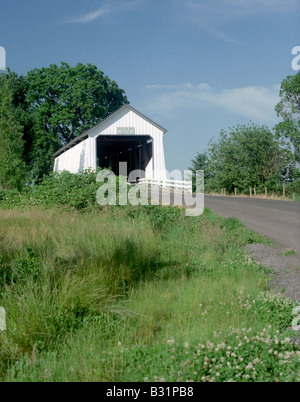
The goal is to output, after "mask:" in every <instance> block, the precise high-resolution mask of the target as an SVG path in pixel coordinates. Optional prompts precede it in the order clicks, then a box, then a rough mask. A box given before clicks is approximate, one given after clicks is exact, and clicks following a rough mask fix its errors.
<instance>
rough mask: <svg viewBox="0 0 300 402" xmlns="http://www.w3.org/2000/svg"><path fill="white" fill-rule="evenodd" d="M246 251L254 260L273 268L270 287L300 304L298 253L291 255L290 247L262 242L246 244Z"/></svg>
mask: <svg viewBox="0 0 300 402" xmlns="http://www.w3.org/2000/svg"><path fill="white" fill-rule="evenodd" d="M246 252H248V253H249V254H250V256H251V257H252V258H253V260H254V261H256V262H258V263H260V264H261V265H263V266H265V267H267V268H270V269H271V270H272V273H270V274H269V276H270V279H271V280H270V288H271V289H273V290H274V292H276V293H278V294H280V295H282V296H284V297H287V298H288V299H292V300H295V301H297V302H298V303H299V305H300V257H299V255H298V254H291V255H289V252H290V250H289V249H286V248H282V247H280V246H277V245H276V246H267V245H265V244H262V243H258V244H249V245H248V246H246ZM286 254H287V255H286Z"/></svg>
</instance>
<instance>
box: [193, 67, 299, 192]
mask: <svg viewBox="0 0 300 402" xmlns="http://www.w3.org/2000/svg"><path fill="white" fill-rule="evenodd" d="M279 95H280V101H279V103H278V104H277V105H276V106H275V111H276V113H277V115H278V116H279V117H281V118H282V121H281V122H280V123H278V124H277V125H276V126H275V127H274V128H273V129H270V128H268V127H267V126H259V125H256V124H253V123H252V122H249V123H248V124H246V125H238V126H236V127H231V128H229V129H228V130H222V131H221V132H220V136H219V138H218V139H217V140H214V139H212V140H211V141H210V142H209V144H208V148H207V150H206V151H205V152H203V153H197V155H196V156H195V158H194V159H193V160H192V161H191V162H192V166H191V167H190V169H191V170H192V171H193V172H195V171H196V170H203V169H204V183H205V188H206V192H220V190H221V189H222V190H224V189H225V190H226V192H227V193H234V191H236V190H238V191H239V192H240V193H249V188H255V189H256V191H257V192H260V193H263V192H265V188H267V189H268V191H271V192H274V193H277V194H279V193H281V192H282V185H283V183H285V184H286V185H287V190H288V191H289V192H290V193H292V192H293V193H295V194H300V72H298V73H297V74H296V75H294V76H288V77H286V78H285V79H284V80H283V81H282V83H281V88H280V93H279ZM235 189H236V190H235Z"/></svg>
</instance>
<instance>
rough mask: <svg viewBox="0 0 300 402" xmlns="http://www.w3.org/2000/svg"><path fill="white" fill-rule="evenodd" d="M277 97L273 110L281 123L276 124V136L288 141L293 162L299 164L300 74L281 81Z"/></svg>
mask: <svg viewBox="0 0 300 402" xmlns="http://www.w3.org/2000/svg"><path fill="white" fill-rule="evenodd" d="M279 95H280V97H281V100H280V102H279V103H278V104H277V105H276V107H275V110H276V112H277V115H278V116H280V117H282V118H283V121H282V122H280V123H279V124H277V126H276V134H277V136H278V137H281V138H286V139H288V140H289V141H290V143H291V144H292V145H293V147H294V156H295V160H296V161H297V162H300V72H298V73H297V74H296V75H294V76H288V77H287V78H285V79H284V80H283V81H282V83H281V88H280V92H279Z"/></svg>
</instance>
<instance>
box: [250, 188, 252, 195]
mask: <svg viewBox="0 0 300 402" xmlns="http://www.w3.org/2000/svg"><path fill="white" fill-rule="evenodd" d="M250 197H252V187H250Z"/></svg>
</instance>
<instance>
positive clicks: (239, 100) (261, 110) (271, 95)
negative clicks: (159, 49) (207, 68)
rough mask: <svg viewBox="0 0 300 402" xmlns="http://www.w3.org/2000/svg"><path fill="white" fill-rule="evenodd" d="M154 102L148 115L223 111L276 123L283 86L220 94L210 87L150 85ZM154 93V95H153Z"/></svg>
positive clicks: (256, 87)
mask: <svg viewBox="0 0 300 402" xmlns="http://www.w3.org/2000/svg"><path fill="white" fill-rule="evenodd" d="M145 89H147V90H148V91H150V90H151V91H152V93H151V94H149V95H150V97H151V100H150V101H148V104H147V105H146V106H145V108H146V109H147V111H148V112H151V113H153V114H156V115H160V116H168V117H172V116H175V115H178V113H179V112H180V111H183V112H184V113H186V112H187V111H191V110H192V111H195V110H198V111H201V110H207V108H214V109H216V110H218V108H219V109H222V110H224V111H227V112H229V113H232V114H236V115H240V116H243V117H246V118H249V119H250V120H256V121H260V122H270V123H272V122H275V121H276V113H275V112H274V107H275V105H276V103H277V102H278V101H279V85H274V86H272V87H270V88H268V87H261V86H248V87H242V88H230V89H222V90H217V89H214V88H212V87H211V86H210V85H208V84H207V83H201V84H198V85H193V84H192V83H190V82H188V83H184V84H182V85H173V86H172V85H148V86H147V87H145ZM153 92H154V93H153Z"/></svg>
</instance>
